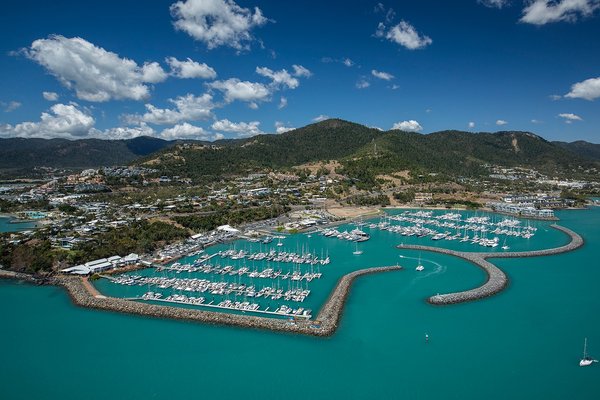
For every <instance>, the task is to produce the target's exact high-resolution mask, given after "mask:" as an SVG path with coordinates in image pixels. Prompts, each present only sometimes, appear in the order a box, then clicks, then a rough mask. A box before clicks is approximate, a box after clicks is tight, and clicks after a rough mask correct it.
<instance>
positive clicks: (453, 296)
mask: <svg viewBox="0 0 600 400" xmlns="http://www.w3.org/2000/svg"><path fill="white" fill-rule="evenodd" d="M551 227H552V228H554V229H557V230H559V231H561V232H563V233H565V234H567V235H568V236H569V237H570V241H569V243H567V244H566V245H564V246H560V247H555V248H553V249H545V250H532V251H518V252H507V253H481V252H464V251H455V250H448V249H443V248H438V247H431V246H420V245H399V246H397V248H398V249H410V250H425V251H432V252H435V253H441V254H448V255H451V256H455V257H460V258H462V259H464V260H467V261H469V262H471V263H473V264H475V265H477V266H478V267H479V268H481V269H483V270H484V271H485V273H486V275H487V279H486V281H485V283H484V284H483V285H481V286H479V287H477V288H475V289H470V290H465V291H462V292H455V293H447V294H437V295H435V296H431V297H429V298H428V299H427V301H428V302H429V303H430V304H435V305H447V304H456V303H464V302H467V301H474V300H479V299H482V298H485V297H489V296H492V295H494V294H496V293H498V292H500V291H502V290H504V288H506V286H508V277H507V276H506V274H505V273H504V271H502V270H501V269H500V268H498V267H497V266H495V265H494V264H492V263H491V262H489V261H487V259H488V258H518V257H539V256H548V255H553V254H560V253H565V252H568V251H572V250H575V249H577V248H579V247H581V246H583V244H584V240H583V238H582V237H581V235H579V234H578V233H576V232H574V231H572V230H570V229H568V228H565V227H563V226H560V225H556V224H553V225H551Z"/></svg>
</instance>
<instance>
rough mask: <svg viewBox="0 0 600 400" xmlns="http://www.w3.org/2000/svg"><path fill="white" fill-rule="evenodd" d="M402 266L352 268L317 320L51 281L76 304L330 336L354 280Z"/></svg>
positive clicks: (73, 280)
mask: <svg viewBox="0 0 600 400" xmlns="http://www.w3.org/2000/svg"><path fill="white" fill-rule="evenodd" d="M400 269H402V268H401V267H399V266H390V267H375V268H366V269H361V270H358V271H354V272H351V273H349V274H346V275H344V276H343V277H341V278H340V280H339V281H338V283H337V285H336V286H335V288H334V289H333V291H332V292H331V294H330V295H329V298H328V299H327V301H326V302H325V304H324V305H323V307H321V311H320V312H319V314H318V316H317V318H316V320H314V321H312V320H302V319H297V320H289V319H279V318H267V317H259V316H250V315H240V314H229V313H223V312H214V311H204V310H196V309H188V308H180V307H172V306H163V305H155V304H148V303H141V302H136V301H131V300H126V299H119V298H115V297H105V296H97V295H94V294H93V293H92V292H90V290H89V288H88V287H86V285H85V282H84V280H83V279H81V278H79V277H73V276H59V277H56V278H54V280H53V282H52V283H54V284H57V285H60V286H63V287H64V288H65V289H66V290H67V292H68V293H69V296H70V297H71V299H72V301H73V303H75V304H76V305H78V306H81V307H86V308H92V309H98V310H107V311H115V312H120V313H125V314H134V315H141V316H147V317H158V318H168V319H178V320H184V321H193V322H203V323H207V324H214V325H228V326H237V327H242V328H252V329H266V330H271V331H277V332H288V333H298V334H304V335H311V336H331V335H333V334H334V333H335V331H336V330H337V328H338V326H339V322H340V319H341V316H342V313H343V310H344V306H345V304H346V300H347V298H348V295H349V293H350V289H351V286H352V283H353V282H354V280H355V279H356V278H358V277H360V276H363V275H368V274H374V273H379V272H386V271H395V270H400Z"/></svg>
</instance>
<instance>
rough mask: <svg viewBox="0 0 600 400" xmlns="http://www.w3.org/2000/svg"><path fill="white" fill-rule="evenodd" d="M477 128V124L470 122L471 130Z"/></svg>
mask: <svg viewBox="0 0 600 400" xmlns="http://www.w3.org/2000/svg"><path fill="white" fill-rule="evenodd" d="M473 128H475V122H473V121H471V122H469V129H473Z"/></svg>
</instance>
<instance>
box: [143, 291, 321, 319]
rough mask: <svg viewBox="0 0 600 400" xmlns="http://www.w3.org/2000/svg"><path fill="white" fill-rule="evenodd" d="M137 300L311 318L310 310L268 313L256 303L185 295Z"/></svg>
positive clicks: (156, 295) (285, 308) (284, 309)
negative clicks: (217, 300)
mask: <svg viewBox="0 0 600 400" xmlns="http://www.w3.org/2000/svg"><path fill="white" fill-rule="evenodd" d="M138 300H145V301H157V302H165V303H176V304H184V305H192V306H204V307H212V308H221V309H229V310H234V311H242V312H254V313H263V314H273V315H281V316H288V317H297V318H307V319H308V318H310V317H311V313H312V310H310V309H305V308H303V307H298V308H292V307H289V306H287V305H285V304H284V305H281V306H279V307H277V308H276V309H275V311H270V309H269V307H267V308H265V309H261V307H260V305H259V304H258V303H251V302H249V301H232V300H229V299H226V300H223V301H220V302H218V303H215V302H214V301H210V302H208V303H206V299H205V298H204V297H194V296H187V295H185V294H171V295H169V296H166V297H163V295H162V293H159V292H146V293H144V294H143V295H142V296H141V297H139V298H138Z"/></svg>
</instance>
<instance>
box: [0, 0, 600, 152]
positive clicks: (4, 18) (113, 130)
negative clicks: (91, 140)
mask: <svg viewBox="0 0 600 400" xmlns="http://www.w3.org/2000/svg"><path fill="white" fill-rule="evenodd" d="M36 3H37V4H36ZM140 4H141V3H140V2H139V1H130V0H126V1H105V2H80V1H77V2H76V1H55V2H52V4H49V3H48V2H31V3H28V4H25V3H22V2H11V3H10V4H6V5H5V6H4V9H3V13H2V15H0V37H2V39H1V40H0V57H1V59H2V62H0V82H1V88H2V89H1V90H0V107H1V110H0V137H14V136H23V137H65V138H69V139H75V138H85V137H100V138H129V137H135V136H138V135H142V134H146V135H153V136H157V137H164V138H168V139H172V138H200V139H208V140H213V139H215V138H221V137H241V136H250V135H253V134H257V133H261V132H266V133H273V132H276V131H279V132H282V131H285V130H286V129H289V128H294V127H300V126H304V125H307V124H309V123H312V122H313V121H315V120H318V119H319V118H325V117H339V118H343V119H347V120H351V121H355V122H358V123H362V124H365V125H368V126H374V127H379V128H382V129H384V130H388V129H391V128H392V127H396V128H402V129H405V130H415V131H419V132H422V133H429V132H434V131H438V130H444V129H460V130H470V131H475V132H476V131H497V130H524V131H531V132H535V133H538V134H540V135H541V136H543V137H545V138H547V139H550V140H566V141H572V140H578V139H583V140H587V141H591V142H595V143H599V142H600V129H598V127H599V126H600V112H599V110H600V108H599V104H600V48H599V45H598V38H599V37H600V0H557V1H551V0H535V1H521V0H512V1H507V0H485V1H484V0H480V1H477V0H456V1H452V2H448V1H442V0H438V1H432V0H419V1H389V2H381V3H380V2H378V1H326V2H325V1H321V2H315V1H306V2H292V1H274V0H272V1H242V0H239V1H236V2H234V1H233V0H181V1H179V2H176V1H173V0H171V1H158V0H154V1H149V2H144V4H143V7H142V6H141V5H140ZM449 4H451V5H449ZM188 58H189V60H188ZM284 70H285V71H284ZM44 92H46V94H45V95H44V94H43V93H44Z"/></svg>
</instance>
